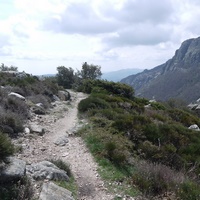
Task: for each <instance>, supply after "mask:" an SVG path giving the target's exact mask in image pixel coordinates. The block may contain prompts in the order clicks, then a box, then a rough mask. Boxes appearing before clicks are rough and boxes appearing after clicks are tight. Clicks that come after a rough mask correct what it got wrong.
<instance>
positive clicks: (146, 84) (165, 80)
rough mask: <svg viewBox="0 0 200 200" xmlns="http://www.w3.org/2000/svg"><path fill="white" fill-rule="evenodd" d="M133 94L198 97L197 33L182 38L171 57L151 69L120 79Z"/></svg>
mask: <svg viewBox="0 0 200 200" xmlns="http://www.w3.org/2000/svg"><path fill="white" fill-rule="evenodd" d="M121 82H122V83H126V84H128V85H131V86H132V87H133V88H134V89H135V94H136V96H141V97H145V98H149V99H151V98H153V97H154V98H155V99H156V100H162V101H165V100H168V99H170V98H177V99H182V100H184V101H185V102H188V103H189V102H192V101H195V100H197V99H198V98H199V97H200V37H198V38H193V39H189V40H186V41H184V42H183V43H182V44H181V47H180V48H179V49H178V50H176V52H175V55H174V56H173V58H171V59H169V60H168V61H167V62H166V63H164V64H161V65H159V66H157V67H155V68H153V69H151V70H144V71H143V72H141V73H139V74H136V75H131V76H128V77H126V78H124V79H122V80H121Z"/></svg>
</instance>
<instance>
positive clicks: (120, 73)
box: [101, 68, 144, 82]
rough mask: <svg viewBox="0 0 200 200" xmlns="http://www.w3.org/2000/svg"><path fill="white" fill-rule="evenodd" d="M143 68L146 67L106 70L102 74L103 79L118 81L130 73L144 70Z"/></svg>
mask: <svg viewBox="0 0 200 200" xmlns="http://www.w3.org/2000/svg"><path fill="white" fill-rule="evenodd" d="M143 70H144V69H137V68H132V69H121V70H117V71H111V72H105V73H103V75H102V76H101V79H105V80H107V81H114V82H118V81H121V80H122V79H123V78H125V77H127V76H129V75H133V74H137V73H139V72H142V71H143Z"/></svg>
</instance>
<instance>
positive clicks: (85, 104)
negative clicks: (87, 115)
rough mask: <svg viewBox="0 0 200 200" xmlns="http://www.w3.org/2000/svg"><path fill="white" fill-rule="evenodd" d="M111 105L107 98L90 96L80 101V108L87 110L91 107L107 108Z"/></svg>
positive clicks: (83, 110)
mask: <svg viewBox="0 0 200 200" xmlns="http://www.w3.org/2000/svg"><path fill="white" fill-rule="evenodd" d="M109 107H110V105H109V104H108V103H107V102H106V101H105V100H103V99H99V98H97V97H93V96H90V97H88V98H87V99H84V100H82V101H81V102H80V103H79V105H78V110H79V111H80V112H86V111H88V110H90V109H105V108H109Z"/></svg>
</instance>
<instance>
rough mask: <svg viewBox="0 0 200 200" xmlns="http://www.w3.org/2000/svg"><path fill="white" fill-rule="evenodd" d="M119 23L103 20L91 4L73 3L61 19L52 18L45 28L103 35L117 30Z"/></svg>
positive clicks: (68, 32)
mask: <svg viewBox="0 0 200 200" xmlns="http://www.w3.org/2000/svg"><path fill="white" fill-rule="evenodd" d="M117 27H118V23H116V22H113V21H109V20H103V19H101V18H100V17H99V16H98V15H97V14H96V13H95V11H94V10H93V9H92V7H91V6H90V5H89V4H84V3H73V4H71V5H70V6H69V7H68V8H67V9H66V11H65V12H64V13H63V14H62V15H60V16H59V18H54V17H50V18H49V19H47V20H46V21H45V22H44V25H43V28H44V29H47V30H53V31H55V32H62V33H66V34H84V35H87V34H101V33H106V32H112V31H114V30H116V28H117Z"/></svg>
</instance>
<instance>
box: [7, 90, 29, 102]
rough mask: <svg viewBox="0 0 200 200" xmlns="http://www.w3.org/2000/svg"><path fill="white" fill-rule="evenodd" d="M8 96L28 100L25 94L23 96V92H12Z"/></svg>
mask: <svg viewBox="0 0 200 200" xmlns="http://www.w3.org/2000/svg"><path fill="white" fill-rule="evenodd" d="M8 96H11V97H16V98H18V99H21V100H23V101H25V100H26V99H25V97H24V96H22V95H21V94H18V93H15V92H11V93H10V94H8Z"/></svg>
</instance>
